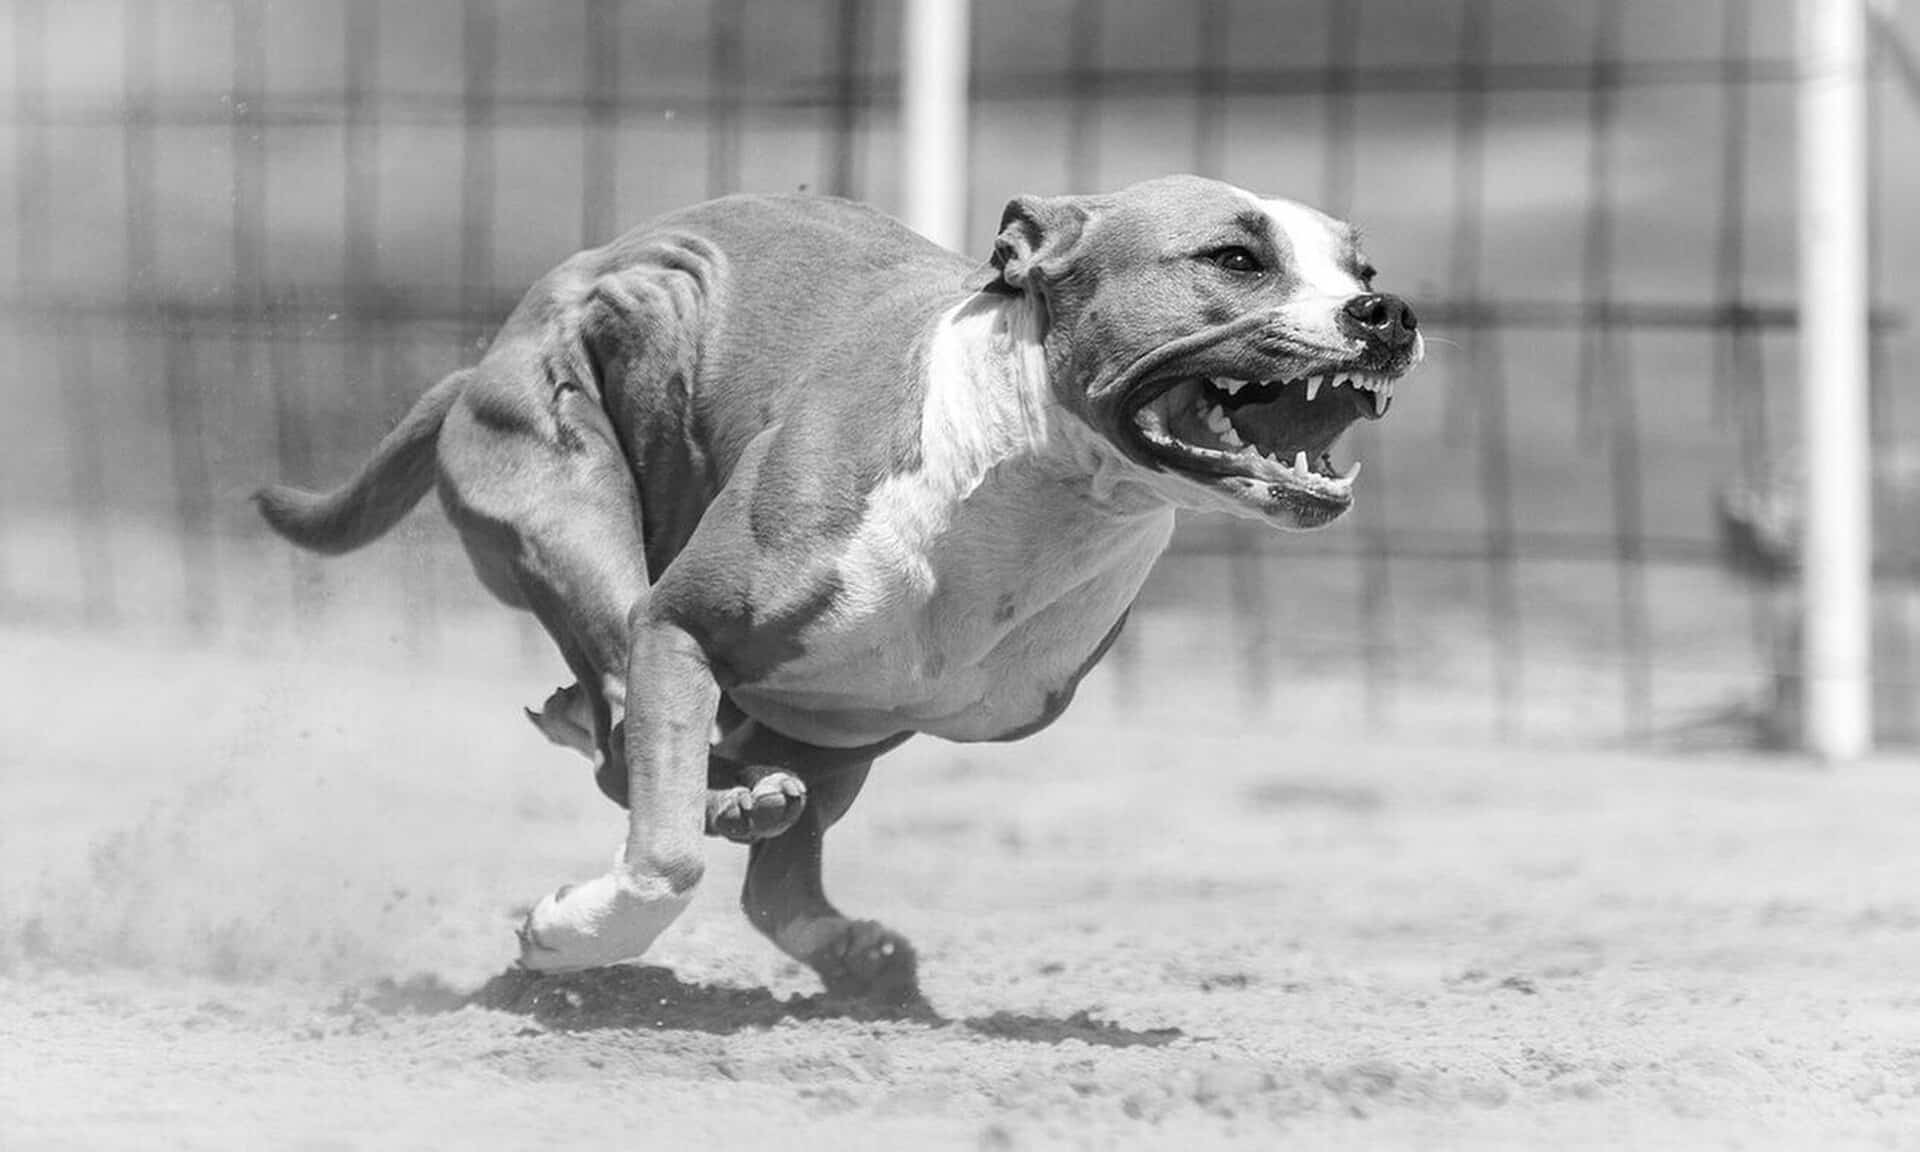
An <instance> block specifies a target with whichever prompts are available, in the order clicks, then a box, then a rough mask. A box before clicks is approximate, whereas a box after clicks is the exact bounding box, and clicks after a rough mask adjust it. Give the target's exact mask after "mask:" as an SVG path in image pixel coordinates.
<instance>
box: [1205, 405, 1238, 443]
mask: <svg viewBox="0 0 1920 1152" xmlns="http://www.w3.org/2000/svg"><path fill="white" fill-rule="evenodd" d="M1204 419H1205V420H1206V422H1207V427H1208V428H1210V429H1212V430H1213V433H1214V434H1215V435H1216V436H1218V435H1224V434H1225V433H1226V432H1228V431H1230V430H1231V429H1232V428H1233V423H1232V422H1231V421H1229V420H1228V419H1227V414H1226V413H1225V412H1223V411H1221V410H1220V407H1219V406H1218V405H1215V404H1209V405H1207V409H1206V412H1205V414H1204Z"/></svg>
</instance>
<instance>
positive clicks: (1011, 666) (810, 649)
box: [754, 477, 1173, 740]
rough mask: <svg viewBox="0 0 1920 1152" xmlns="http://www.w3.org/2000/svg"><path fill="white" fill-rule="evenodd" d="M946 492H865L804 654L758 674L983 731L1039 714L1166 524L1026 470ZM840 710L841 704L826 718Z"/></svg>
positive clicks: (1093, 642) (1081, 665)
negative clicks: (1124, 513)
mask: <svg viewBox="0 0 1920 1152" xmlns="http://www.w3.org/2000/svg"><path fill="white" fill-rule="evenodd" d="M999 481H1000V482H998V483H996V482H994V480H991V479H990V480H989V481H988V482H987V483H985V484H983V485H981V486H980V487H979V488H977V489H975V490H973V491H972V492H970V493H967V494H966V495H965V497H964V498H963V499H961V500H959V501H956V502H951V503H948V502H944V501H942V500H939V499H937V498H936V497H935V495H934V494H931V493H928V492H925V491H921V490H917V489H916V488H915V486H914V485H913V484H912V483H911V482H906V481H903V482H901V483H897V484H895V485H892V486H891V487H883V489H882V490H881V491H878V492H876V493H875V494H874V496H873V499H872V501H871V502H870V505H869V510H868V515H867V516H866V517H865V519H864V520H863V522H862V524H861V526H860V528H859V530H858V531H857V532H856V533H855V534H854V536H853V537H852V538H851V539H850V540H849V541H848V542H847V546H846V547H845V548H844V550H842V552H841V554H840V556H839V559H838V564H837V574H838V580H839V592H838V595H837V596H836V597H835V599H834V602H833V605H832V606H831V608H830V609H829V610H828V611H827V612H826V613H824V614H823V615H822V616H821V618H820V619H819V620H817V621H816V622H815V623H814V625H813V626H812V627H810V628H809V629H808V630H807V632H806V633H805V634H804V636H803V637H802V647H803V653H802V655H801V656H800V657H799V658H798V659H796V660H794V661H791V662H789V663H787V664H784V665H782V666H781V667H780V668H779V669H777V670H775V671H774V672H773V673H772V674H770V675H769V676H768V677H766V678H765V679H764V680H762V681H760V682H759V683H757V684H756V685H755V686H754V694H755V695H761V694H766V695H770V696H775V697H778V698H780V700H781V701H782V702H783V703H784V704H786V705H787V706H790V707H794V708H796V709H801V710H804V711H806V712H808V713H809V714H810V715H811V716H812V717H814V718H816V719H817V720H818V721H820V722H823V723H828V724H833V723H841V724H845V725H848V726H850V727H861V726H870V727H873V728H876V729H877V728H886V729H887V731H885V732H881V731H873V732H870V733H854V732H851V731H849V732H845V733H817V734H816V736H817V738H821V739H825V738H826V737H827V736H828V735H840V736H842V737H843V738H845V739H852V738H853V737H854V736H855V735H856V734H858V735H866V736H868V738H871V739H878V738H880V737H882V736H884V735H888V734H890V733H891V732H893V731H899V730H902V729H907V728H911V729H913V730H915V731H920V732H926V733H930V734H932V735H936V736H941V737H945V738H947V739H953V740H990V739H995V738H998V737H1003V736H1007V735H1011V734H1013V733H1015V732H1018V731H1021V730H1023V729H1027V728H1030V727H1033V726H1035V725H1036V724H1038V723H1041V722H1044V720H1046V719H1049V718H1050V717H1051V715H1052V714H1053V713H1055V712H1057V711H1058V709H1059V706H1060V705H1061V704H1062V703H1063V702H1064V700H1065V697H1066V695H1067V694H1068V693H1070V692H1071V690H1072V688H1073V686H1074V685H1075V684H1076V683H1077V682H1078V680H1079V678H1080V677H1081V676H1082V675H1084V674H1085V672H1086V671H1087V669H1088V667H1089V666H1090V665H1091V663H1092V661H1093V660H1094V659H1095V658H1096V657H1097V655H1098V654H1099V652H1100V651H1101V649H1102V647H1103V645H1104V644H1105V643H1106V642H1107V640H1108V639H1109V637H1110V635H1111V633H1112V631H1113V629H1114V626H1115V625H1116V623H1117V622H1118V621H1119V619H1120V617H1121V615H1122V614H1123V613H1125V611H1126V610H1127V608H1128V606H1129V605H1131V604H1132V603H1133V600H1134V598H1135V597H1136V596H1137V595H1138V593H1139V591H1140V586H1141V584H1142V583H1143V582H1144V581H1145V579H1146V577H1147V573H1148V572H1149V570H1150V569H1151V568H1152V565H1153V562H1154V560H1155V559H1156V558H1158V556H1159V555H1160V553H1161V552H1162V551H1164V549H1165V548H1166V544H1167V540H1168V537H1169V536H1170V534H1171V532H1172V526H1173V518H1172V514H1171V513H1170V512H1165V513H1158V514H1152V515H1144V516H1134V517H1131V518H1126V519H1119V518H1114V517H1109V516H1103V515H1097V514H1093V513H1091V512H1090V511H1089V509H1088V507H1087V505H1086V503H1085V500H1084V498H1083V497H1080V496H1077V495H1073V494H1070V493H1065V492H1062V491H1059V490H1057V489H1055V488H1050V487H1049V486H1047V485H1044V484H1035V483H1030V482H1027V478H1024V477H1013V478H1007V477H1001V478H999ZM835 717H838V720H835V719H834V718H835Z"/></svg>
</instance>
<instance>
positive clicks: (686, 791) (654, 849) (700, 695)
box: [520, 603, 720, 971]
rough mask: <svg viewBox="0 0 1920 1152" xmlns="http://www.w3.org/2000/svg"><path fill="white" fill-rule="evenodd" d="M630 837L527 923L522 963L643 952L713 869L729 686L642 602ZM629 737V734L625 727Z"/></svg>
mask: <svg viewBox="0 0 1920 1152" xmlns="http://www.w3.org/2000/svg"><path fill="white" fill-rule="evenodd" d="M630 625H631V628H632V637H633V639H632V644H631V648H630V654H629V657H628V662H627V715H626V719H625V721H624V722H623V727H624V729H625V731H624V735H623V736H621V738H619V739H616V740H614V741H611V742H610V743H612V744H613V745H614V746H615V747H619V748H622V749H624V751H625V753H626V759H627V788H628V808H627V815H628V822H627V839H626V843H625V844H623V845H622V846H621V848H620V852H619V854H618V855H617V856H616V858H615V860H614V863H613V867H612V868H611V869H610V870H608V872H607V873H606V874H605V875H603V876H600V877H598V878H596V879H593V880H589V881H587V882H586V883H584V884H577V885H568V886H566V887H563V888H561V889H560V890H559V891H557V892H555V893H553V894H552V895H550V896H547V897H546V898H544V899H542V900H541V901H540V903H539V904H537V905H535V906H534V909H533V911H532V912H530V913H528V915H527V919H526V923H525V924H523V925H522V926H521V928H520V963H521V964H523V965H524V966H526V967H528V968H535V969H540V970H543V971H567V970H572V969H578V968H594V967H598V966H600V965H603V964H613V963H617V962H619V961H621V960H631V959H633V958H634V957H636V956H639V955H641V954H642V953H644V952H645V951H646V950H647V948H648V946H649V945H651V944H652V943H653V941H654V939H655V938H656V937H657V936H659V935H660V933H661V932H663V931H665V930H666V927H667V925H669V924H671V923H673V921H674V920H675V919H676V918H678V917H679V915H680V913H681V912H682V911H684V910H685V909H686V907H687V905H688V904H689V903H690V902H691V901H692V900H693V890H694V888H695V887H696V886H697V885H698V884H699V883H700V877H701V875H702V874H703V873H704V872H705V871H706V863H705V858H704V856H705V854H704V850H703V845H702V842H701V837H702V835H703V831H704V827H705V821H706V806H707V737H708V734H709V733H710V731H711V729H712V725H713V716H714V709H715V707H716V706H717V705H718V704H719V700H720V689H719V687H718V685H716V684H715V683H714V680H713V675H712V673H711V671H710V670H709V668H708V665H707V658H706V654H705V653H704V652H703V651H701V648H700V645H699V644H698V643H697V642H696V641H695V640H694V638H693V637H692V636H691V635H689V634H688V633H687V632H686V631H685V630H684V629H682V628H681V627H679V626H678V625H676V624H673V623H671V622H669V621H665V620H660V619H656V618H655V617H654V616H653V614H652V613H650V612H649V611H648V608H647V606H646V605H645V604H644V603H643V604H642V605H641V606H640V607H639V608H637V609H636V610H635V611H634V613H633V616H632V618H631V620H630ZM616 735H620V734H616Z"/></svg>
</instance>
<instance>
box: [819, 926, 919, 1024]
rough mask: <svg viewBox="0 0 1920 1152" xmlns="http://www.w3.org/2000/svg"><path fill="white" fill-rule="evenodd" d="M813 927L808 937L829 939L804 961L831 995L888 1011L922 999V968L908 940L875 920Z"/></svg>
mask: <svg viewBox="0 0 1920 1152" xmlns="http://www.w3.org/2000/svg"><path fill="white" fill-rule="evenodd" d="M810 928H811V929H812V931H810V932H809V935H816V934H818V935H820V936H823V937H824V938H823V939H820V941H819V943H817V944H816V945H815V946H814V947H813V948H812V950H810V951H809V952H808V953H807V954H806V957H805V959H806V962H807V964H808V965H809V966H810V967H812V969H813V970H814V971H815V972H818V973H819V974H820V982H821V983H822V984H825V985H826V986H827V995H829V996H845V997H849V998H852V999H858V1000H865V1001H868V1002H870V1003H874V1004H885V1005H889V1006H899V1005H906V1004H912V1003H915V1002H917V1001H918V1000H919V999H920V963H919V959H918V958H917V957H916V956H915V955H914V951H913V945H911V944H909V943H907V938H906V937H905V936H902V935H900V934H899V933H898V932H895V931H894V930H893V929H891V928H888V927H887V926H886V925H884V924H878V923H875V922H874V921H872V920H844V919H840V918H838V917H836V918H834V919H833V920H830V921H825V922H815V923H814V924H813V925H811V926H810ZM823 929H824V930H825V931H822V930H823Z"/></svg>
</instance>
